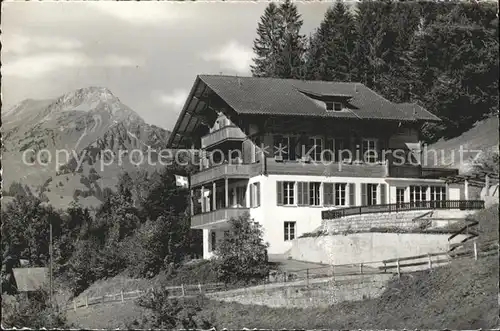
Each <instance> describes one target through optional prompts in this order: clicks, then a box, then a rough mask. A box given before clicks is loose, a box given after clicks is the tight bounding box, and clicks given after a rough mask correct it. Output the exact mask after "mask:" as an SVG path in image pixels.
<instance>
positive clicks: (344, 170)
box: [266, 158, 386, 177]
mask: <svg viewBox="0 0 500 331" xmlns="http://www.w3.org/2000/svg"><path fill="white" fill-rule="evenodd" d="M266 170H267V173H268V174H274V175H314V176H338V177H385V175H386V165H385V164H348V163H338V162H333V163H330V164H329V162H327V161H325V162H316V163H315V162H314V161H311V162H310V163H306V162H302V161H283V162H279V161H276V160H275V159H274V158H267V159H266Z"/></svg>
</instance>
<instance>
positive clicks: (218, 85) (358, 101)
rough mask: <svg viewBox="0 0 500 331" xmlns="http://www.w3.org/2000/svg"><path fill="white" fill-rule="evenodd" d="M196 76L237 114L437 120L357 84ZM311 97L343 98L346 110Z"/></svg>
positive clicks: (408, 105)
mask: <svg viewBox="0 0 500 331" xmlns="http://www.w3.org/2000/svg"><path fill="white" fill-rule="evenodd" d="M198 77H199V78H200V80H202V81H203V82H204V83H205V84H206V85H207V86H208V87H210V88H211V89H212V90H213V91H214V92H215V93H217V94H218V95H219V96H220V97H221V98H222V99H223V100H224V101H225V102H226V103H227V104H228V105H229V106H231V107H232V108H233V109H234V110H235V111H236V112H237V113H240V114H260V115H291V116H315V117H333V118H358V119H387V120H400V121H413V120H424V121H440V119H439V118H438V117H436V116H434V115H433V114H431V113H430V112H428V111H427V110H425V109H424V108H422V107H420V106H418V105H416V104H408V103H403V104H396V103H393V102H391V101H389V100H387V99H385V98H383V97H382V96H380V95H379V94H377V93H375V92H374V91H373V90H371V89H369V88H368V87H366V86H365V85H363V84H361V83H342V82H326V81H303V80H295V79H280V78H261V77H237V76H223V75H200V76H198ZM307 94H309V96H308V95H307ZM314 96H324V97H332V96H333V97H335V96H338V97H341V98H346V99H347V100H348V101H347V109H346V110H344V111H340V112H327V111H326V108H325V104H324V103H323V102H321V101H318V100H315V99H314ZM351 96H352V97H351Z"/></svg>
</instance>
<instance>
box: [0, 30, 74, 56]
mask: <svg viewBox="0 0 500 331" xmlns="http://www.w3.org/2000/svg"><path fill="white" fill-rule="evenodd" d="M82 46H83V44H82V43H81V42H80V41H78V40H76V39H69V38H62V37H55V36H50V37H49V36H28V35H24V34H17V33H15V34H5V35H4V36H3V38H2V52H6V53H14V54H26V53H30V52H36V51H39V50H43V49H50V50H54V49H56V50H74V49H78V48H81V47H82Z"/></svg>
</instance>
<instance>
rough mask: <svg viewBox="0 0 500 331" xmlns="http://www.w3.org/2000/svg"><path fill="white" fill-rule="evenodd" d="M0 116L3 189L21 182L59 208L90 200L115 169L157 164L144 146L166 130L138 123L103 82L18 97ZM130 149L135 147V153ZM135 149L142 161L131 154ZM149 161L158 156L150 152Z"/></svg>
mask: <svg viewBox="0 0 500 331" xmlns="http://www.w3.org/2000/svg"><path fill="white" fill-rule="evenodd" d="M2 122H3V126H2V134H3V142H4V144H3V146H2V156H3V171H4V176H3V179H4V183H3V185H4V186H3V188H4V192H6V191H8V190H9V187H10V185H11V184H12V183H13V182H20V183H21V184H22V185H23V187H25V186H27V187H28V188H29V189H30V190H31V192H33V193H34V194H36V195H42V194H43V195H44V199H48V201H49V202H50V203H51V204H52V205H54V206H55V207H58V208H65V207H67V206H68V205H69V203H71V201H73V200H74V199H78V200H79V202H80V203H82V205H84V206H97V205H98V204H99V203H100V200H102V197H103V191H104V189H105V188H114V187H115V185H116V183H117V180H118V175H119V174H120V172H122V171H132V172H133V171H135V170H138V169H139V168H140V169H141V170H146V171H151V170H153V169H156V168H159V167H161V165H160V164H159V163H158V162H156V164H153V163H154V162H148V159H147V154H146V153H145V152H146V151H147V150H148V149H149V148H151V149H153V150H155V149H162V148H164V147H165V145H166V141H167V138H168V135H169V134H170V132H169V131H167V130H164V129H162V128H159V127H156V126H154V125H149V124H147V123H145V122H144V120H143V119H142V118H141V117H140V116H139V115H138V114H137V113H136V112H135V111H133V110H132V109H131V108H129V107H128V106H126V105H125V104H123V103H122V102H121V101H120V99H119V98H117V97H116V96H114V95H113V93H112V92H111V91H109V90H108V89H106V88H103V87H87V88H82V89H79V90H76V91H72V92H69V93H67V94H64V95H62V96H60V97H59V98H57V99H55V100H31V99H29V100H25V101H23V102H21V103H20V104H18V105H16V106H15V107H13V108H12V109H10V110H9V111H7V112H5V113H2ZM132 150H138V151H136V152H135V155H133V156H135V159H134V158H133V157H131V156H130V152H131V151H132ZM139 151H140V152H139ZM141 154H142V155H143V156H144V157H145V159H144V161H141V160H140V159H137V157H140V155H141ZM101 160H104V161H101ZM151 160H153V161H157V160H158V157H157V155H156V154H155V153H152V157H151ZM77 165H79V166H77Z"/></svg>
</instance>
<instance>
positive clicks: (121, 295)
mask: <svg viewBox="0 0 500 331" xmlns="http://www.w3.org/2000/svg"><path fill="white" fill-rule="evenodd" d="M120 297H121V299H122V302H124V301H125V298H124V297H123V289H122V290H121V291H120Z"/></svg>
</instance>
